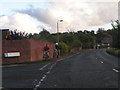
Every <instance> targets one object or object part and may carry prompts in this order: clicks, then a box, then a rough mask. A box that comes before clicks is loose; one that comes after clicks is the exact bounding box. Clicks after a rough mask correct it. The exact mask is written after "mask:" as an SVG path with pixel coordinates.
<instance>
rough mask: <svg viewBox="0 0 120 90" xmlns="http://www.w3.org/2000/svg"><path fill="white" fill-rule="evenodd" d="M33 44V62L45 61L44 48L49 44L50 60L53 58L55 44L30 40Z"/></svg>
mask: <svg viewBox="0 0 120 90" xmlns="http://www.w3.org/2000/svg"><path fill="white" fill-rule="evenodd" d="M30 42H31V61H34V60H42V59H43V47H44V46H45V45H46V44H48V46H49V48H50V58H52V57H53V48H54V44H51V43H48V42H42V41H36V40H30Z"/></svg>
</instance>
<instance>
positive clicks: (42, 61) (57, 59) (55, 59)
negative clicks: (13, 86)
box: [0, 50, 83, 67]
mask: <svg viewBox="0 0 120 90" xmlns="http://www.w3.org/2000/svg"><path fill="white" fill-rule="evenodd" d="M82 51H83V50H81V51H78V52H75V53H69V54H66V55H64V56H60V57H59V58H51V59H48V60H41V61H34V62H22V63H11V64H3V65H2V66H0V67H15V66H24V65H26V64H36V63H48V62H54V61H61V60H64V59H65V58H67V57H70V56H73V55H76V54H78V53H81V52H82Z"/></svg>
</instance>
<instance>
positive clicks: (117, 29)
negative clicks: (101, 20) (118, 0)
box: [111, 20, 120, 48]
mask: <svg viewBox="0 0 120 90" xmlns="http://www.w3.org/2000/svg"><path fill="white" fill-rule="evenodd" d="M115 23H116V24H114V23H113V22H112V23H111V25H112V26H113V29H112V37H113V43H112V46H113V47H114V48H120V22H119V21H118V20H117V21H115Z"/></svg>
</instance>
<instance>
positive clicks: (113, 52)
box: [106, 48, 120, 57]
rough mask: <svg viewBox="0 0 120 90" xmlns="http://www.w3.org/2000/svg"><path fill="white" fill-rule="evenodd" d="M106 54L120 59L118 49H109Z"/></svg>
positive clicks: (119, 50)
mask: <svg viewBox="0 0 120 90" xmlns="http://www.w3.org/2000/svg"><path fill="white" fill-rule="evenodd" d="M106 52H107V53H109V54H111V55H114V56H117V57H120V49H116V48H107V49H106Z"/></svg>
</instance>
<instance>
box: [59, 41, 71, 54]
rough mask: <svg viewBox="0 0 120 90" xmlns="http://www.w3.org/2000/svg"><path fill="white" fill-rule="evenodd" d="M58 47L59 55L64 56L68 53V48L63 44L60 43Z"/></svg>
mask: <svg viewBox="0 0 120 90" xmlns="http://www.w3.org/2000/svg"><path fill="white" fill-rule="evenodd" d="M60 47H61V55H65V54H67V53H69V49H70V48H69V46H68V45H67V44H65V43H64V42H60Z"/></svg>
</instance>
